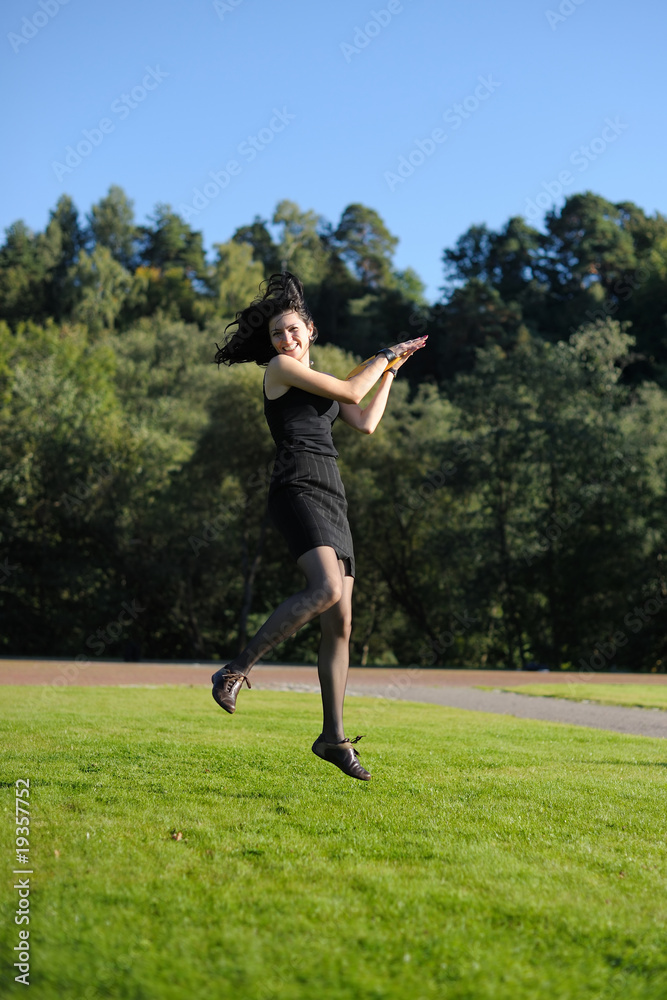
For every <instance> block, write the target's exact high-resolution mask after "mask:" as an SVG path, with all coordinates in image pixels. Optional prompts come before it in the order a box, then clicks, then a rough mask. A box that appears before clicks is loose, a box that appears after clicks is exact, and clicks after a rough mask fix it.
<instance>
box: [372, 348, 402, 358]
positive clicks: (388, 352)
mask: <svg viewBox="0 0 667 1000" xmlns="http://www.w3.org/2000/svg"><path fill="white" fill-rule="evenodd" d="M381 356H382V357H385V358H386V359H387V361H396V359H397V357H398V354H395V353H394V352H393V351H392V349H391V347H382V348H381V349H380V350H379V351H378V352H377V354H376V355H375V357H376V358H379V357H381Z"/></svg>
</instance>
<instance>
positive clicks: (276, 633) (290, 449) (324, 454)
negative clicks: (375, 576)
mask: <svg viewBox="0 0 667 1000" xmlns="http://www.w3.org/2000/svg"><path fill="white" fill-rule="evenodd" d="M260 291H261V286H260ZM229 327H232V328H234V327H235V328H236V329H232V332H231V333H230V335H229V337H228V339H227V341H226V343H225V344H224V345H223V346H222V347H218V345H217V344H216V347H218V350H217V353H216V355H215V360H216V361H217V363H218V364H227V365H233V364H239V363H242V362H248V361H254V362H255V364H257V365H261V366H264V367H266V373H265V375H264V413H265V416H266V419H267V422H268V425H269V430H270V431H271V435H272V437H273V439H274V441H275V443H276V449H277V450H276V459H275V464H274V468H273V473H272V476H271V483H270V486H269V497H268V509H269V514H270V516H271V519H272V521H273V522H274V524H275V525H276V527H277V528H278V530H279V531H280V532H281V533H282V535H283V536H284V538H285V540H286V542H287V546H288V548H289V551H290V554H291V556H292V557H293V558H294V559H295V561H296V563H297V566H299V568H300V569H301V570H302V571H303V574H304V576H305V578H306V586H305V588H304V589H303V590H301V591H300V592H299V593H298V594H294V595H293V596H292V597H288V598H287V600H285V601H283V603H282V604H281V605H280V606H279V607H278V608H276V610H275V611H274V612H273V614H271V616H270V617H269V618H268V619H267V620H266V621H265V622H264V624H263V625H262V627H261V628H260V629H259V631H258V632H257V634H256V635H255V636H254V637H253V638H252V639H251V640H250V642H249V643H248V645H247V646H246V648H245V649H244V650H243V652H241V653H239V654H238V656H236V657H235V658H234V659H233V660H231V661H230V662H229V663H227V664H226V665H225V666H224V667H221V668H220V670H218V671H216V673H214V674H213V676H212V677H211V682H212V684H213V691H212V694H213V697H214V699H215V701H216V702H217V704H218V705H220V707H221V708H224V709H225V711H227V712H230V713H232V712H234V711H236V698H237V696H238V693H239V691H240V689H241V687H242V686H243V684H244V683H245V684H247V685H248V687H250V681H249V680H248V674H249V673H250V671H251V670H252V667H253V666H254V664H255V663H256V662H257V660H259V659H260V658H261V657H262V656H265V655H266V653H268V652H269V651H270V650H271V649H273V648H274V646H276V645H278V644H279V643H281V642H283V641H284V640H285V639H287V638H289V636H291V635H293V633H294V632H296V631H297V630H298V629H300V628H301V627H302V626H303V625H305V624H306V623H307V622H309V621H311V620H312V619H313V618H315V617H316V616H318V615H319V618H320V627H321V633H322V636H321V641H320V646H319V652H318V659H317V671H318V676H319V681H320V688H321V691H322V709H323V724H322V732H321V733H320V735H319V736H318V737H317V739H316V740H315V742H314V743H313V747H312V749H313V753H315V754H316V755H317V756H318V757H321V758H322V759H323V760H326V761H329V763H331V764H334V765H335V766H336V767H339V768H340V769H341V770H342V771H344V772H345V774H348V775H350V776H351V777H353V778H360V779H361V780H363V781H368V780H369V779H370V777H371V776H370V774H369V773H368V771H366V770H365V768H363V767H362V766H361V764H360V763H359V761H358V759H357V758H358V757H359V754H358V752H357V750H356V748H355V747H354V746H353V744H354V743H356V742H357V741H358V740H360V739H361V738H362V737H360V736H356V737H355V738H354V739H353V740H350V739H348V738H347V737H346V736H345V730H344V727H343V702H344V699H345V687H346V684H347V674H348V668H349V664H350V632H351V626H352V587H353V585H354V576H355V562H354V549H353V545H352V535H351V533H350V526H349V524H348V520H347V500H346V498H345V490H344V488H343V483H342V481H341V478H340V473H339V471H338V466H337V464H336V458H337V457H338V452H337V451H336V449H335V448H334V445H333V440H332V437H331V427H332V424H333V422H334V421H335V419H336V417H338V416H340V417H341V419H342V420H344V421H345V423H347V424H349V425H350V426H351V427H354V428H355V430H358V431H360V432H361V433H362V434H372V433H373V431H374V430H375V428H376V427H377V425H378V423H379V422H380V419H381V417H382V414H383V413H384V410H385V406H386V405H387V399H388V397H389V391H390V388H391V384H392V382H393V381H394V378H395V377H396V371H397V369H398V368H400V367H401V366H402V365H403V364H405V362H406V361H407V359H408V358H409V357H410V355H412V354H414V352H415V351H418V350H419V349H420V348H421V347H423V346H424V344H425V343H426V337H425V336H424V337H418V338H417V339H416V340H408V341H405V343H402V344H396V345H395V346H394V347H392V348H386V347H385V348H383V349H382V350H380V351H378V353H377V354H376V355H375V358H374V359H373V360H372V361H371V362H370V363H369V364H368V365H367V366H366V367H365V368H364V369H363V370H362V371H360V372H359V373H358V374H356V375H353V376H352V377H350V378H348V379H347V380H343V379H338V378H335V377H334V376H333V375H326V374H324V373H322V372H317V371H312V370H311V364H312V362H311V360H310V345H311V344H312V343H313V341H314V340H315V339H316V337H317V328H316V326H315V324H314V322H313V317H312V316H311V313H310V310H309V309H308V306H307V305H306V302H305V299H304V294H303V286H302V284H301V282H300V281H299V279H298V278H297V277H296V276H295V275H293V274H291V273H290V272H289V271H284V272H283V273H282V274H272V275H271V277H270V278H269V279H268V287H267V289H266V291H265V292H264V294H263V295H262V296H261V298H257V299H255V300H254V301H253V302H252V303H251V304H250V305H249V306H248V307H247V308H246V309H243V310H242V311H241V312H238V313H237V314H236V319H235V320H234V321H233V322H232V323H230V324H229ZM229 327H228V328H227V329H229ZM389 363H392V367H391V368H389V369H388V368H387V366H388V364H389ZM378 380H381V381H380V386H379V388H378V390H377V392H376V393H375V395H374V397H373V399H372V400H371V402H370V403H369V404H368V405H367V406H366V407H365V408H364V409H361V407H360V406H359V403H360V402H361V400H362V399H363V398H364V397H365V396H366V394H367V393H368V392H369V390H370V389H371V388H372V386H373V385H375V383H376V382H377V381H378Z"/></svg>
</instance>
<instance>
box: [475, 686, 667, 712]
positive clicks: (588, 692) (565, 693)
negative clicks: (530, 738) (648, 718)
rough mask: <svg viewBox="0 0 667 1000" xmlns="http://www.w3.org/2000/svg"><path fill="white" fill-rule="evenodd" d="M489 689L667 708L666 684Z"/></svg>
mask: <svg viewBox="0 0 667 1000" xmlns="http://www.w3.org/2000/svg"><path fill="white" fill-rule="evenodd" d="M478 687H480V688H481V687H483V689H484V690H486V691H492V690H500V691H512V692H513V693H514V694H532V695H541V696H542V697H544V698H568V699H570V700H571V701H593V702H597V703H598V704H600V705H626V706H628V707H630V708H663V709H667V684H585V683H582V684H577V683H576V682H574V681H573V682H572V683H571V684H567V683H560V684H521V685H519V686H518V687H516V686H515V687H502V688H492V687H489V686H488V685H478Z"/></svg>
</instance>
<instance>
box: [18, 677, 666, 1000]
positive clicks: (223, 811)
mask: <svg viewBox="0 0 667 1000" xmlns="http://www.w3.org/2000/svg"><path fill="white" fill-rule="evenodd" d="M26 691H27V689H26V688H25V687H24V688H7V689H5V693H4V694H3V699H4V709H3V715H2V719H1V720H0V728H1V729H2V741H3V746H5V747H6V748H7V750H6V752H5V753H4V754H3V761H2V773H0V783H1V786H2V797H3V803H2V804H3V807H4V809H5V810H6V811H8V810H9V809H11V810H12V811H13V809H14V783H15V782H16V779H17V778H19V777H23V778H29V780H30V797H29V803H30V805H29V808H30V817H31V822H30V852H31V853H30V855H29V856H30V858H31V859H34V863H33V864H31V866H30V867H31V868H33V869H34V872H33V874H32V875H31V876H30V887H31V896H30V903H31V923H30V925H29V928H28V929H29V931H30V943H31V952H32V960H31V965H30V972H31V974H30V985H31V988H32V990H33V991H35V992H34V995H35V996H37V997H39V998H40V1000H56V998H57V1000H135V998H138V997H150V998H151V1000H181V998H182V997H216V998H221V1000H222V998H237V997H239V998H240V997H242V998H243V1000H312V998H313V997H318V998H321V1000H376V998H380V997H382V998H386V1000H403V998H404V997H406V996H413V997H419V998H424V1000H436V998H442V997H447V998H448V1000H449V998H451V1000H469V998H471V997H474V998H475V1000H544V998H545V997H554V998H559V1000H560V998H572V1000H575V998H576V1000H621V998H622V1000H662V998H664V996H665V993H666V991H667V957H666V956H665V947H664V925H665V919H666V918H667V912H666V911H667V904H666V902H665V900H666V894H665V889H666V888H667V886H666V884H665V876H666V869H665V838H664V786H665V762H664V741H663V740H658V739H648V738H646V737H641V736H639V737H634V736H620V735H618V734H616V733H609V732H604V731H598V730H589V729H583V728H579V727H576V726H564V725H549V724H546V723H541V722H533V721H528V720H519V719H513V718H510V717H507V716H492V715H487V714H485V713H481V712H474V713H473V712H463V711H460V710H455V709H447V708H441V707H439V706H436V705H417V704H411V703H409V702H400V703H396V702H391V701H387V700H384V701H383V700H381V699H371V698H351V699H349V701H348V706H347V721H348V727H349V728H348V731H350V732H356V731H357V730H358V729H359V730H361V731H362V732H366V733H367V734H368V736H367V739H366V740H364V741H363V743H362V744H360V748H361V751H362V759H363V761H364V763H365V764H366V765H367V766H368V768H369V769H370V771H371V772H372V775H373V777H372V780H371V781H370V782H368V783H366V782H355V781H353V780H352V779H350V778H348V777H346V776H345V775H343V774H341V772H340V771H337V770H336V769H335V768H333V767H331V766H330V765H329V764H326V763H325V762H323V761H321V760H318V759H317V758H316V757H315V756H314V755H313V754H312V753H311V751H310V743H311V741H312V739H313V738H314V737H315V736H316V735H317V733H318V732H319V727H320V718H321V717H320V704H319V697H318V696H317V695H310V694H294V693H280V692H257V691H253V692H251V694H249V695H247V696H245V697H244V701H243V711H242V712H239V713H238V714H237V715H235V716H234V718H233V719H230V718H229V717H227V716H225V717H224V718H223V713H222V712H220V710H219V709H217V708H216V706H215V705H214V704H213V702H212V701H211V698H210V695H209V692H208V690H207V689H202V688H185V687H175V688H160V689H158V690H150V689H147V688H131V689H128V688H126V689H121V688H92V689H91V688H82V687H78V688H77V687H69V688H58V689H53V688H46V689H45V697H46V698H47V699H48V700H46V702H45V703H43V704H42V705H39V701H40V698H39V695H38V698H37V701H38V705H39V710H38V711H37V712H36V711H35V708H36V704H35V699H33V698H27V697H26ZM366 744H367V745H366ZM2 828H3V831H4V839H3V840H2V843H3V845H4V846H3V855H4V857H5V859H7V861H11V860H12V859H13V856H14V850H13V837H14V828H13V827H12V826H10V825H9V823H8V822H7V821H5V822H4V823H3V826H2ZM10 867H13V866H10ZM17 867H18V866H17ZM18 877H19V876H16V878H18ZM13 879H14V877H13V876H11V874H10V875H9V877H5V879H4V886H3V892H2V895H1V897H0V909H1V912H2V918H3V919H2V921H0V943H1V946H2V951H3V954H4V955H5V956H9V955H11V954H16V953H15V952H12V949H13V948H14V947H15V946H16V945H17V944H18V934H17V932H18V930H19V928H18V927H17V926H16V925H15V924H14V922H13V915H14V911H15V910H16V908H17V892H16V890H15V889H13V888H12V884H13ZM8 967H9V963H8V962H7V961H6V964H5V983H4V984H3V986H4V993H3V996H6V997H12V998H14V997H19V996H23V995H24V992H23V991H24V986H23V985H22V984H20V983H14V982H12V980H11V979H10V975H9V968H8Z"/></svg>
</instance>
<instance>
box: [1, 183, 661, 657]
mask: <svg viewBox="0 0 667 1000" xmlns="http://www.w3.org/2000/svg"><path fill="white" fill-rule="evenodd" d="M396 242H397V240H396V237H394V236H393V235H392V234H391V233H389V231H388V230H387V228H386V226H385V225H384V223H383V221H382V219H381V218H380V217H379V216H378V214H377V213H376V212H375V211H374V210H373V209H370V208H368V207H366V206H364V205H360V204H353V205H350V206H348V207H347V208H346V209H345V211H344V212H343V215H342V217H341V219H340V221H339V223H338V224H337V225H335V226H334V225H333V224H331V223H329V222H327V221H326V220H324V219H323V218H321V217H319V216H317V215H316V214H315V213H314V212H312V211H302V210H301V209H300V208H299V207H298V206H297V205H295V204H294V203H292V202H288V201H284V202H281V203H280V204H279V205H278V206H277V208H276V212H275V214H274V216H273V218H272V220H271V222H269V221H268V220H263V219H261V218H255V220H254V221H253V222H252V223H251V224H250V225H248V226H245V227H242V228H240V229H238V230H237V231H236V233H234V235H233V237H232V239H231V240H229V241H228V242H226V243H220V244H215V246H214V254H215V256H214V260H213V261H212V262H210V261H208V260H207V259H206V255H205V253H204V249H203V243H202V236H201V233H198V232H195V231H193V230H192V229H191V228H190V226H189V225H188V224H187V223H186V222H185V221H184V220H182V219H181V218H180V217H179V216H178V215H177V214H176V213H174V212H173V211H172V209H171V208H170V206H168V205H158V206H157V207H156V209H155V212H154V214H153V216H152V217H151V218H150V219H149V220H148V223H147V224H146V225H138V224H137V223H136V222H135V220H134V214H133V209H132V203H131V202H130V201H129V200H128V198H127V197H126V195H125V194H124V192H123V191H122V190H121V189H119V188H116V187H113V188H111V189H110V191H109V193H108V195H107V196H106V197H105V198H103V199H102V200H101V201H100V202H99V203H98V204H97V205H94V206H93V207H92V209H91V211H90V213H89V215H88V217H87V220H86V224H85V225H82V224H81V223H80V221H79V216H78V212H77V211H76V209H75V207H74V206H73V205H72V202H71V200H70V199H69V198H68V197H67V196H63V197H62V198H61V199H60V201H59V202H58V205H57V206H56V208H55V210H54V211H53V212H52V213H51V218H50V220H49V223H48V225H47V227H46V230H45V231H44V232H43V233H38V234H33V233H31V232H30V231H29V230H28V229H27V228H26V226H25V225H24V224H23V223H21V222H17V223H16V224H15V225H13V226H12V227H10V229H9V230H8V231H7V235H6V240H5V244H4V246H3V247H2V248H1V249H0V613H1V615H2V630H1V634H0V652H3V653H15V654H33V653H34V654H47V655H48V654H51V655H61V654H65V655H70V656H79V657H82V658H88V657H94V656H101V655H102V654H104V655H105V656H122V655H123V653H124V651H126V650H127V645H126V644H127V643H128V641H129V642H130V643H131V645H132V647H133V649H134V652H135V653H136V647H137V645H138V646H140V647H141V652H142V655H143V656H145V657H148V658H155V657H184V658H224V657H226V656H232V655H234V653H235V652H236V651H237V649H238V648H239V646H240V645H242V644H243V642H244V639H245V637H246V636H247V635H248V633H250V632H252V631H253V630H254V628H256V627H257V626H258V624H259V623H260V622H261V620H262V619H263V618H264V617H265V615H266V614H267V613H268V612H269V611H270V610H271V609H272V608H273V607H274V606H275V604H276V603H278V602H279V601H280V600H281V599H282V598H284V597H285V596H286V595H287V593H289V592H290V591H291V590H297V589H300V587H301V585H302V580H301V576H300V573H299V571H298V569H297V568H296V567H295V566H293V565H292V563H291V561H290V559H289V556H288V554H287V550H286V547H285V546H284V543H283V541H282V539H281V538H280V537H279V536H278V534H277V533H276V531H275V529H274V528H273V527H272V526H271V525H270V524H269V523H268V522H267V518H266V490H267V486H268V476H269V472H270V467H271V458H272V454H273V444H272V442H271V439H270V436H269V433H268V430H267V427H266V424H265V420H264V417H263V412H262V393H261V377H262V371H261V369H259V368H257V367H256V366H253V365H248V366H237V367H235V368H233V369H231V370H229V369H223V368H221V369H220V370H218V369H217V368H216V366H215V365H214V364H212V357H213V354H214V350H215V342H218V343H220V342H221V341H222V339H223V338H224V328H225V325H226V324H227V323H228V322H229V321H230V320H231V319H233V317H234V314H235V312H236V310H238V309H239V308H241V307H242V306H244V305H245V304H247V303H248V301H249V300H250V298H252V297H253V296H254V295H255V294H256V293H257V289H258V286H259V283H260V281H262V280H263V278H264V277H265V276H267V275H268V274H270V273H271V272H272V271H274V270H276V269H279V268H281V267H289V268H290V269H292V270H294V271H296V273H298V274H299V275H300V276H301V277H302V278H303V280H304V283H305V286H306V292H307V297H308V301H309V303H310V305H311V308H312V311H313V314H314V316H315V319H316V323H317V326H318V330H319V335H320V336H319V340H318V344H317V345H316V348H315V349H314V352H313V356H314V359H315V364H316V366H317V367H318V368H320V369H321V370H324V371H330V372H333V373H335V374H337V375H341V376H344V375H345V374H346V373H347V372H348V371H349V370H350V369H351V368H352V367H353V365H354V364H355V363H356V361H357V360H358V358H359V356H362V357H364V356H366V355H368V354H370V353H371V352H373V351H374V350H376V349H377V348H378V347H379V346H382V345H386V344H391V343H395V342H397V341H398V340H401V339H405V338H406V337H410V336H413V335H417V334H418V333H421V332H428V333H429V341H428V347H427V349H426V350H424V351H421V352H419V354H417V355H416V356H415V358H414V359H412V360H411V361H410V362H409V364H408V365H406V366H405V368H404V369H403V370H402V372H401V376H400V377H399V379H398V380H397V382H396V384H395V385H394V386H393V388H392V393H391V399H390V403H389V406H388V409H387V413H386V415H385V417H384V419H383V421H382V422H381V424H380V426H379V428H378V430H377V431H376V433H375V434H374V435H373V436H372V437H370V438H369V437H366V436H361V435H358V434H356V433H355V432H354V431H352V430H351V429H350V428H348V427H346V426H344V425H342V424H341V423H339V424H337V426H336V429H335V440H336V445H337V447H338V449H339V452H340V456H341V457H340V465H341V471H342V474H343V479H344V482H345V484H346V488H347V492H348V496H349V500H350V519H351V522H352V529H353V535H354V537H355V544H356V551H357V561H358V581H357V584H356V586H355V615H356V617H355V625H354V634H353V659H354V660H355V661H357V662H359V661H361V662H370V663H372V662H382V663H396V662H402V663H419V664H422V665H428V664H446V665H463V666H505V667H518V666H525V665H527V664H529V663H530V661H531V660H534V661H539V662H543V663H546V664H548V665H549V666H551V667H553V668H558V667H563V666H565V667H569V668H572V669H587V670H590V669H602V668H606V669H609V667H613V666H615V665H618V666H620V667H622V668H624V669H633V670H635V669H637V670H639V669H643V670H656V669H657V670H661V671H662V670H664V669H665V663H666V662H667V639H666V638H665V635H666V633H667V629H666V628H665V624H666V621H667V615H666V614H665V612H666V611H667V585H666V583H665V572H664V565H665V564H664V560H663V557H664V554H665V541H666V538H665V535H666V531H667V502H666V500H667V497H666V492H667V487H666V477H667V434H666V432H665V425H666V418H667V220H666V219H664V218H663V217H662V216H660V215H656V216H655V217H647V216H646V215H645V214H644V213H643V212H642V211H641V209H639V208H637V207H636V206H634V205H632V204H630V203H623V204H619V205H613V204H611V203H609V202H606V201H605V200H604V199H602V198H600V197H598V196H596V195H593V194H591V193H586V194H580V195H574V196H572V197H571V198H569V199H568V200H567V201H566V203H565V205H564V206H563V207H562V209H561V210H560V212H552V213H550V214H549V215H548V216H547V218H546V221H545V226H544V232H540V231H538V230H537V229H533V228H531V227H530V226H528V225H527V224H526V223H525V221H524V220H523V219H520V218H513V219H510V220H509V222H508V223H507V225H506V226H505V228H504V229H503V230H502V232H498V233H494V232H491V231H490V230H488V229H487V228H486V227H484V226H473V227H471V229H470V230H469V231H468V232H467V233H466V234H464V235H463V236H462V237H461V239H460V240H459V241H458V243H457V245H456V247H455V248H453V249H448V250H445V252H444V254H443V260H444V263H445V276H446V279H447V281H448V282H449V284H448V285H447V287H446V294H445V297H444V298H443V300H442V301H441V302H439V303H437V304H435V305H433V306H428V305H427V304H426V303H425V301H424V298H423V285H422V284H421V282H420V280H419V278H418V277H417V275H416V274H415V273H414V272H413V271H412V270H411V269H407V270H406V271H403V272H399V271H397V270H396V269H395V268H394V266H393V262H392V256H393V252H394V249H395V246H396ZM317 637H318V630H317V628H316V626H307V627H306V628H305V629H303V630H302V631H301V632H300V633H299V634H298V635H297V636H296V637H295V638H293V639H292V640H290V641H289V642H287V643H286V644H285V645H284V646H283V647H281V648H280V650H279V651H278V654H277V655H278V656H280V657H282V658H283V659H286V660H300V659H302V658H308V659H311V658H312V657H313V656H314V655H315V653H316V648H317ZM127 651H128V655H131V654H132V649H129V650H127Z"/></svg>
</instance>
